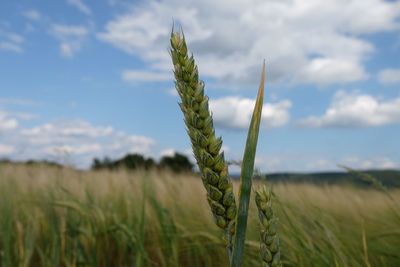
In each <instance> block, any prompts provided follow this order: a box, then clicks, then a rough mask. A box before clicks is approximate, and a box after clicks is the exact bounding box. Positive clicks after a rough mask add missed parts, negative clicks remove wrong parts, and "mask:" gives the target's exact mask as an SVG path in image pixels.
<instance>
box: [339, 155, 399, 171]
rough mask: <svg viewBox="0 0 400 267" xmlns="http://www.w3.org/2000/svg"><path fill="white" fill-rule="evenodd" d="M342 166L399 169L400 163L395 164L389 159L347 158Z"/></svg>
mask: <svg viewBox="0 0 400 267" xmlns="http://www.w3.org/2000/svg"><path fill="white" fill-rule="evenodd" d="M341 165H344V166H347V167H351V168H354V169H397V168H400V162H395V161H394V160H392V159H390V158H388V157H373V158H360V157H357V156H352V157H346V158H344V159H343V160H342V162H341Z"/></svg>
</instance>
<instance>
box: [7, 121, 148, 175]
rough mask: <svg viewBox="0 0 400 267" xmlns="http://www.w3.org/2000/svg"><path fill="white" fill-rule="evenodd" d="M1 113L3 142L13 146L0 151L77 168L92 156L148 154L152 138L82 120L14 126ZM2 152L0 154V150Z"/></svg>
mask: <svg viewBox="0 0 400 267" xmlns="http://www.w3.org/2000/svg"><path fill="white" fill-rule="evenodd" d="M5 118H6V117H5V116H2V115H1V114H0V125H1V126H2V127H4V125H8V127H7V129H6V130H7V131H5V130H4V131H3V130H2V129H1V128H0V132H2V141H4V142H6V143H7V146H10V147H12V148H13V149H12V150H11V149H9V148H8V149H6V148H5V147H3V149H2V148H1V147H0V151H1V150H2V151H3V154H5V152H6V151H8V153H7V156H8V157H9V158H11V159H14V160H27V159H47V160H53V161H57V162H61V163H68V164H73V165H75V166H77V167H80V168H87V167H89V166H90V164H91V161H92V159H93V158H94V157H100V158H102V157H105V156H108V157H111V158H119V157H122V156H124V155H125V154H127V153H141V154H145V155H150V154H152V153H153V148H154V146H155V144H156V142H155V140H154V139H152V138H150V137H147V136H142V135H132V134H128V133H125V132H121V131H116V130H115V129H113V128H112V127H110V126H94V125H92V124H90V123H89V122H86V121H83V120H75V121H58V122H52V123H46V124H42V125H37V126H35V127H31V128H24V127H22V126H20V127H18V128H17V127H16V126H17V125H12V123H10V122H9V123H8V124H7V123H4V122H5V121H6V122H7V120H10V119H7V118H6V119H5ZM0 154H1V153H0Z"/></svg>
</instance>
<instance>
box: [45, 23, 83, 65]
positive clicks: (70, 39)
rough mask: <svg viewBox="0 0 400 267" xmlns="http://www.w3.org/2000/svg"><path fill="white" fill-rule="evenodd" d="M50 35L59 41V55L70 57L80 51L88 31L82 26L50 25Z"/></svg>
mask: <svg viewBox="0 0 400 267" xmlns="http://www.w3.org/2000/svg"><path fill="white" fill-rule="evenodd" d="M50 33H51V35H53V36H54V37H55V38H56V39H57V40H59V41H60V53H61V55H62V56H64V57H72V56H74V55H75V53H77V52H78V51H79V50H80V49H81V47H82V44H83V42H84V40H85V38H86V36H87V35H88V34H89V30H88V29H87V28H86V27H85V26H82V25H62V24H52V25H51V30H50Z"/></svg>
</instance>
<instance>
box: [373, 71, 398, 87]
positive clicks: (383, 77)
mask: <svg viewBox="0 0 400 267" xmlns="http://www.w3.org/2000/svg"><path fill="white" fill-rule="evenodd" d="M378 79H379V82H381V83H383V84H393V83H400V69H390V68H389V69H383V70H381V71H380V72H379V74H378Z"/></svg>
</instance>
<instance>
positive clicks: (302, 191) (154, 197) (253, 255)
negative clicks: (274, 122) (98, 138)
mask: <svg viewBox="0 0 400 267" xmlns="http://www.w3.org/2000/svg"><path fill="white" fill-rule="evenodd" d="M235 186H237V185H235ZM256 186H257V183H256ZM274 191H275V193H276V196H277V198H276V200H275V203H276V205H275V210H276V211H277V213H278V216H279V218H280V228H279V232H280V235H281V237H282V256H283V260H284V265H285V266H304V267H306V266H307V267H309V266H351V267H353V266H355V267H357V266H367V267H371V266H392V267H397V266H400V255H399V248H400V228H399V225H400V205H399V204H398V203H400V202H399V201H400V190H399V189H393V190H391V191H390V192H389V194H385V193H382V192H378V191H376V190H374V189H365V188H364V189H361V188H356V187H352V186H338V185H325V186H324V185H318V186H317V185H312V184H306V183H304V184H299V183H298V184H293V183H292V184H290V183H287V184H283V183H280V184H279V183H278V184H274ZM0 199H1V201H0V259H1V261H0V262H1V264H0V266H2V267H5V266H227V265H226V258H225V256H226V254H225V249H224V242H223V240H222V233H221V232H220V231H219V230H218V229H217V227H216V226H215V225H214V223H213V222H212V216H211V214H210V211H209V208H208V204H207V203H206V199H205V192H204V189H203V187H202V185H201V180H200V178H199V177H196V176H194V175H176V174H173V173H169V172H166V171H163V172H156V171H154V172H127V171H122V170H121V171H113V172H110V171H91V172H81V171H76V170H72V169H67V168H59V167H49V166H43V165H42V166H41V165H37V166H26V165H15V164H2V165H0ZM256 216H257V215H256V213H255V204H254V202H252V203H251V212H250V216H249V233H248V243H247V248H246V252H245V254H246V259H245V266H259V260H258V225H257V223H258V221H257V217H256Z"/></svg>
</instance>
